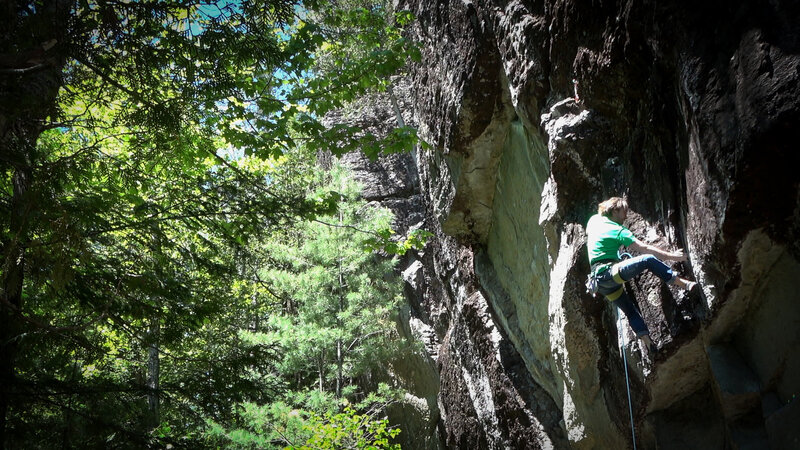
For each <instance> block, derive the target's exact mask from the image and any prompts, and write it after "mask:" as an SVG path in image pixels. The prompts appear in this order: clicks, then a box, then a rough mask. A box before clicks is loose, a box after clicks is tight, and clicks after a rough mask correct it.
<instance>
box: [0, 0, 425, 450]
mask: <svg viewBox="0 0 800 450" xmlns="http://www.w3.org/2000/svg"><path fill="white" fill-rule="evenodd" d="M408 20H410V18H409V17H408V16H407V15H406V14H399V13H398V14H397V15H395V14H394V13H393V12H392V11H390V10H389V9H387V8H386V6H385V5H381V4H374V5H373V4H369V3H361V4H356V3H353V4H348V3H343V2H326V1H309V2H294V1H283V0H272V1H235V2H234V1H219V2H196V1H192V2H188V1H170V0H166V1H163V0H160V1H144V2H127V1H105V0H98V1H86V0H43V1H19V2H5V3H3V4H2V5H0V170H1V171H2V181H1V183H2V185H0V187H1V188H2V189H0V204H1V205H2V211H3V214H2V215H0V226H1V227H2V228H1V229H2V235H0V250H1V252H0V257H1V258H2V267H1V269H2V270H1V272H0V283H1V285H0V288H1V289H2V295H0V345H1V346H0V384H2V386H3V387H2V390H1V391H0V444H2V445H9V446H12V447H14V446H18V445H23V444H24V445H28V446H36V447H41V448H48V447H54V446H57V445H58V446H66V447H69V446H123V447H124V446H130V447H135V448H141V447H142V446H150V445H163V444H165V443H172V444H179V443H181V442H184V441H180V440H179V439H178V438H177V437H176V434H175V433H174V432H167V431H166V428H164V427H165V426H167V427H171V428H179V429H180V430H182V431H181V432H182V433H184V434H182V435H181V436H180V439H184V440H186V439H189V441H191V439H200V437H199V435H193V434H192V433H198V432H199V430H201V429H202V428H203V427H204V426H205V424H206V423H207V421H208V420H212V421H215V422H216V423H226V421H230V420H234V419H235V417H236V415H235V410H234V409H232V405H235V404H239V403H241V402H255V403H254V404H258V403H264V402H266V401H268V400H271V399H274V398H275V395H277V393H278V392H279V391H281V390H282V389H285V388H286V380H284V379H282V378H281V377H280V376H275V370H276V369H275V368H276V364H277V363H278V362H279V361H280V358H279V357H278V355H276V353H275V352H276V351H277V348H278V344H277V341H276V342H273V343H270V344H259V345H252V343H250V344H248V343H246V342H244V341H243V337H242V336H243V335H242V334H241V333H240V330H241V329H243V328H245V329H246V328H251V329H252V330H258V329H260V325H259V324H261V323H266V322H264V321H267V320H268V317H270V316H271V315H272V314H273V313H275V314H278V315H280V314H283V313H284V312H285V311H284V312H281V311H283V310H281V309H280V308H279V307H278V304H279V303H280V301H279V299H282V298H285V297H287V296H291V297H294V298H295V300H294V301H300V300H299V299H300V298H301V297H302V295H301V293H299V292H292V291H285V290H284V289H282V288H279V287H276V286H275V285H276V284H279V283H277V281H276V280H271V279H268V278H269V277H268V276H267V275H268V274H269V273H274V272H269V271H267V272H265V271H264V270H265V269H264V267H267V266H274V267H276V269H273V270H278V269H277V268H280V267H288V266H287V265H288V264H289V263H288V262H287V261H284V260H282V259H281V258H280V257H278V256H275V255H273V256H270V253H269V252H265V248H269V246H270V245H273V246H274V245H275V244H274V242H273V243H270V242H271V241H270V239H274V238H275V236H288V235H291V233H289V234H288V235H287V234H286V233H287V230H291V229H294V227H297V226H298V225H297V224H299V223H303V222H304V221H308V220H312V219H315V218H319V217H322V216H325V215H330V214H334V213H335V212H337V211H340V201H341V200H342V199H343V198H344V196H343V194H342V193H341V192H337V190H336V189H334V188H328V189H315V190H309V186H310V185H311V186H313V185H315V181H314V179H315V177H316V175H313V173H314V171H315V170H316V169H315V166H314V164H313V155H314V154H315V153H316V152H321V151H327V152H332V153H334V154H342V153H343V152H347V151H354V150H360V151H365V152H366V153H367V154H369V155H372V156H375V155H377V154H378V152H380V151H384V152H391V151H402V150H404V149H407V148H409V146H410V145H413V142H414V139H415V135H414V132H413V130H410V129H407V128H405V127H399V128H398V129H397V130H396V131H395V132H393V133H390V135H389V136H387V137H377V136H371V135H369V134H368V133H365V132H363V130H359V129H356V128H354V127H350V126H345V125H333V126H324V125H323V124H322V123H321V118H322V116H323V115H324V114H325V113H327V112H328V111H330V110H331V109H333V108H339V107H342V106H343V105H345V104H346V103H347V102H348V101H351V100H353V99H355V98H357V97H358V96H359V95H361V94H363V93H364V92H366V91H367V90H369V89H384V88H386V86H387V83H388V82H389V79H390V76H391V75H392V74H394V73H396V72H397V70H399V69H400V68H401V67H402V65H403V64H404V62H405V61H406V60H407V59H408V58H413V57H415V56H416V50H415V48H414V46H413V45H411V44H410V43H408V42H407V41H405V40H404V39H403V38H402V36H401V34H400V33H399V31H398V28H397V27H398V26H402V25H404V24H405V23H406V22H407V21H408ZM344 28H348V29H350V30H355V29H358V30H362V31H361V32H360V33H361V34H357V35H353V36H360V38H358V39H353V36H351V35H345V34H342V33H341V30H342V29H344ZM370 30H372V31H370ZM370 33H371V34H370ZM347 36H350V37H347ZM359 39H361V41H359ZM354 48H358V49H359V51H353V49H354ZM298 155H300V156H298ZM295 236H298V235H295ZM372 236H373V237H375V236H378V237H381V236H383V237H384V238H383V241H386V239H385V237H387V236H388V235H387V234H386V233H385V232H384V234H383V235H382V234H381V233H379V232H378V231H375V232H374V233H373V235H372ZM295 241H296V242H297V244H298V245H301V242H300V240H299V238H297V239H295ZM374 242H381V240H378V241H373V243H374ZM303 245H305V244H303ZM401 247H402V246H401ZM365 255H367V254H366V253H365ZM348 258H352V259H353V260H356V259H358V258H360V257H358V256H356V255H355V254H351V255H349V256H348ZM301 273H303V272H302V271H301V272H298V274H301ZM320 289H322V287H321V286H320ZM276 302H278V303H277V304H276ZM383 307H386V305H384V306H383ZM272 320H275V319H272ZM362 331H363V330H362ZM362 331H359V332H362ZM367 333H369V332H367ZM354 336H355V335H352V336H351V335H348V336H344V335H342V336H340V337H339V339H340V340H342V341H343V340H344V339H345V338H347V339H351V340H350V342H352V339H355V337H354ZM326 373H327V372H326ZM325 376H329V375H325ZM339 378H341V377H339ZM340 387H342V386H341V385H340ZM340 393H341V392H340ZM164 417H172V418H173V419H174V418H180V420H179V422H180V423H177V422H176V423H172V425H169V424H167V425H163V423H167V422H164V421H163V419H164ZM162 422H163V423H162ZM162 425H163V426H162ZM54 430H56V431H55V433H54ZM159 430H160V431H159ZM179 434H180V433H179ZM56 435H58V437H55V436H56ZM159 440H160V441H159ZM189 441H185V442H189ZM156 442H160V444H156ZM185 442H184V443H185ZM187 445H188V444H187Z"/></svg>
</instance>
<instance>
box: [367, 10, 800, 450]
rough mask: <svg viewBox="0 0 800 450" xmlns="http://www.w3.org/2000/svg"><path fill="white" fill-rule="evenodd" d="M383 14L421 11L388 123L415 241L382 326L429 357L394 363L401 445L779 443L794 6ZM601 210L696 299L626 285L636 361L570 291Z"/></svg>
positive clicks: (798, 18) (579, 279)
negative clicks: (394, 325)
mask: <svg viewBox="0 0 800 450" xmlns="http://www.w3.org/2000/svg"><path fill="white" fill-rule="evenodd" d="M396 7H397V9H408V10H411V11H412V12H413V13H414V14H415V15H416V17H417V19H418V20H417V22H416V23H415V24H414V26H413V27H412V28H411V29H409V30H408V33H409V35H410V37H412V38H414V39H416V40H418V41H419V42H420V44H421V46H422V47H421V48H422V54H423V58H422V61H421V62H420V63H419V64H418V65H416V66H415V67H414V68H413V70H412V73H411V75H410V77H409V79H410V83H411V89H409V90H408V95H409V97H408V98H406V100H407V101H409V102H411V104H410V105H407V106H412V107H413V117H408V118H407V120H408V121H409V122H410V123H413V124H415V125H416V126H417V127H418V129H419V133H420V136H421V137H422V138H423V139H425V140H426V141H427V142H429V143H430V144H431V148H430V149H428V150H423V149H420V150H419V151H418V153H417V155H416V158H415V159H416V161H415V162H416V168H417V172H418V179H416V178H415V180H416V181H415V183H416V184H413V183H412V184H413V185H414V187H415V189H418V193H419V197H414V194H412V195H410V196H409V198H418V201H417V202H416V203H415V204H416V205H417V206H419V207H420V209H418V210H416V211H417V212H416V213H415V214H419V216H414V217H415V219H413V220H410V221H408V220H407V221H406V222H407V225H411V223H412V222H413V223H418V222H421V223H422V226H424V227H425V228H426V229H428V230H430V231H432V232H434V233H435V235H436V237H435V239H433V240H432V241H431V242H430V243H429V244H428V246H427V247H426V249H425V250H424V252H421V253H419V254H417V255H415V257H413V258H411V259H410V260H409V261H407V267H408V268H407V269H405V276H406V280H407V281H408V286H407V296H408V298H409V307H408V308H407V309H406V311H405V313H404V314H405V315H404V316H403V321H402V322H403V324H402V325H401V328H402V329H404V330H406V332H407V335H409V336H415V337H417V338H419V339H420V340H422V341H423V343H424V346H423V348H424V349H425V353H427V354H420V355H418V356H419V358H420V359H419V360H418V361H416V362H409V363H408V367H406V369H408V370H407V372H408V373H413V374H414V375H413V376H411V375H409V376H405V378H404V375H403V373H400V372H403V370H401V369H399V370H398V374H399V375H398V376H400V378H401V379H405V380H406V382H407V385H409V386H411V389H410V392H411V394H409V395H410V397H411V398H409V400H408V402H407V403H406V404H404V405H401V406H400V407H399V408H405V411H406V413H407V414H406V413H403V412H401V413H399V415H404V414H405V416H406V417H414V418H415V419H414V420H415V422H414V423H415V424H416V425H412V424H411V423H410V422H409V423H408V424H406V427H411V429H413V430H414V431H413V436H410V437H408V438H406V439H411V440H408V441H404V444H405V446H406V447H408V448H435V447H437V446H443V447H447V448H514V449H516V448H558V449H560V448H586V449H589V448H615V449H616V448H628V447H631V448H632V447H633V437H632V435H633V433H632V432H635V436H636V438H635V439H636V441H637V442H636V443H637V446H638V447H641V448H661V449H670V448H676V449H677V448H680V449H685V448H728V447H730V448H743V447H747V448H770V447H771V448H779V449H780V448H797V447H798V445H800V431H799V430H798V428H797V423H800V422H798V419H799V418H800V417H799V415H798V411H800V405H798V400H797V399H796V398H795V396H796V394H797V393H798V392H800V351H798V348H800V347H798V345H800V331H799V330H800V326H799V325H800V301H798V300H800V298H799V296H798V292H800V289H798V288H797V287H796V286H795V280H798V279H800V261H799V259H800V175H799V172H798V167H800V164H799V163H800V152H798V151H797V142H798V141H800V127H798V126H797V125H798V124H800V3H798V2H796V1H780V0H774V1H770V2H756V1H743V2H723V1H712V2H696V3H693V4H691V5H689V4H686V3H684V2H676V1H658V2H656V1H647V0H646V1H639V2H634V1H631V0H627V1H621V2H610V1H600V2H588V3H587V2H577V1H575V0H557V1H545V2H542V1H525V0H511V1H452V0H440V1H436V2H427V1H419V0H400V1H399V2H397V5H396ZM573 78H574V79H575V80H576V81H577V92H578V94H579V97H580V101H576V100H575V98H574V94H575V87H574V85H573ZM410 161H411V159H410V158H409V159H407V160H406V162H410ZM388 165H389V166H391V164H388ZM403 171H406V172H409V171H408V170H407V169H402V170H397V171H396V172H397V173H399V172H403ZM411 172H413V170H412V171H411ZM413 175H414V176H416V175H417V174H413ZM395 184H398V183H394V184H392V183H389V185H392V186H394V185H395ZM399 184H402V183H399ZM379 185H380V186H373V188H372V189H373V190H376V191H379V190H380V189H387V185H385V184H382V183H381V182H379ZM401 190H402V189H401ZM614 195H620V196H622V195H624V196H626V197H627V198H628V200H629V203H630V204H631V207H632V209H633V211H634V213H633V214H631V215H630V216H629V218H628V222H627V223H626V225H627V226H628V227H629V228H630V229H631V230H632V231H633V232H634V233H635V234H636V235H637V236H638V237H639V238H640V239H641V240H643V241H646V242H650V243H653V244H655V245H658V246H662V247H669V248H685V249H686V250H687V253H688V254H689V255H690V259H689V262H688V263H682V264H674V265H673V267H674V268H675V269H676V270H679V271H680V272H681V273H683V274H684V276H686V277H688V278H691V279H696V280H697V281H699V283H700V285H701V289H699V290H695V291H693V293H691V294H687V293H685V292H679V291H678V290H676V289H675V288H671V287H667V286H664V285H663V284H662V283H661V282H660V281H659V280H658V279H657V278H655V277H654V276H652V275H649V274H644V275H642V276H640V277H639V278H638V279H637V280H635V281H634V282H632V283H629V286H628V289H629V292H630V294H631V295H632V296H634V297H635V298H636V300H637V302H638V305H639V307H640V309H641V310H642V313H643V316H644V318H645V321H646V322H647V324H648V326H649V328H650V330H651V332H652V335H653V338H654V340H655V341H656V342H657V343H658V345H659V346H660V348H661V351H660V352H659V354H658V355H657V356H656V357H655V358H654V359H651V358H649V357H645V355H643V353H642V351H641V350H640V349H639V346H638V344H636V343H635V342H632V341H635V339H634V338H633V336H632V335H631V332H630V327H629V326H628V324H627V323H626V322H625V321H624V319H622V320H617V319H615V314H614V311H613V310H612V309H611V308H610V307H609V306H608V305H605V304H604V301H603V300H601V299H599V298H598V299H595V298H592V297H591V296H589V295H587V294H586V293H585V292H584V289H583V286H582V284H583V279H584V277H585V274H586V273H587V272H588V270H589V267H588V262H587V261H586V247H585V232H584V227H585V223H586V221H587V220H588V218H589V217H590V216H591V215H592V214H593V213H594V212H595V210H596V205H597V203H598V202H599V201H601V200H603V199H605V198H607V197H610V196H614ZM382 196H383V197H384V198H385V197H386V196H385V195H384V194H382V193H378V194H376V198H377V197H382ZM416 217H418V218H419V220H417V218H416ZM617 330H619V332H618V331H617ZM621 347H623V348H624V350H623V351H620V348H621ZM623 356H624V358H623ZM626 365H627V368H628V375H629V378H630V381H629V385H630V396H631V399H632V405H631V409H632V411H633V418H632V419H631V418H630V417H629V414H628V408H629V406H628V392H627V388H626V371H625V367H626ZM414 405H417V406H414ZM398 420H399V419H398ZM631 421H632V422H633V429H632V428H631ZM414 439H417V440H414Z"/></svg>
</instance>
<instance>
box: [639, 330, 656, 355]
mask: <svg viewBox="0 0 800 450" xmlns="http://www.w3.org/2000/svg"><path fill="white" fill-rule="evenodd" d="M639 340H641V342H642V346H643V347H644V348H645V349H646V350H647V354H648V355H650V357H654V356H655V355H656V354H657V353H658V347H657V346H656V344H655V343H654V342H653V340H652V339H650V336H648V335H644V336H642V337H640V338H639Z"/></svg>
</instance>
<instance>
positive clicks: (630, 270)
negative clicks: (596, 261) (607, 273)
mask: <svg viewBox="0 0 800 450" xmlns="http://www.w3.org/2000/svg"><path fill="white" fill-rule="evenodd" d="M610 270H611V275H612V276H614V275H617V276H618V277H619V278H621V280H622V281H628V280H630V279H632V278H634V277H636V275H639V274H640V273H642V272H644V271H645V270H649V271H651V272H653V273H654V274H655V275H656V276H657V277H658V278H661V280H663V281H665V282H666V283H667V284H672V283H673V282H675V279H676V278H677V277H676V276H675V272H673V271H672V269H670V268H669V266H668V265H666V264H664V263H663V262H661V260H659V259H658V258H656V257H655V256H653V255H641V256H637V257H635V258H630V259H626V260H625V261H620V262H618V263H616V264H614V266H612V267H611V269H610ZM615 278H616V277H615ZM617 282H620V280H619V279H618V280H617Z"/></svg>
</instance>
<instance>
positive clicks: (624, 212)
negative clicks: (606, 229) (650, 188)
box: [597, 197, 628, 225]
mask: <svg viewBox="0 0 800 450" xmlns="http://www.w3.org/2000/svg"><path fill="white" fill-rule="evenodd" d="M597 214H600V215H603V216H606V217H608V218H609V219H611V220H613V221H614V222H616V223H618V224H620V225H621V224H622V222H625V219H626V218H627V217H628V201H627V200H625V199H624V198H622V197H611V198H610V199H608V200H606V201H604V202H602V203H600V204H599V205H598V206H597Z"/></svg>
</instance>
